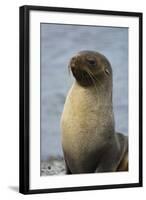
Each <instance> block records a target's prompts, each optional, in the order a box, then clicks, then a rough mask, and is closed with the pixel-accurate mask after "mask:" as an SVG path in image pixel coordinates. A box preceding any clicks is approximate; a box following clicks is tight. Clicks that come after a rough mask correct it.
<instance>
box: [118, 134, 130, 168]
mask: <svg viewBox="0 0 146 200" xmlns="http://www.w3.org/2000/svg"><path fill="white" fill-rule="evenodd" d="M117 135H118V138H119V141H120V144H121V147H122V149H123V152H122V156H121V160H120V163H119V165H118V167H117V171H128V137H127V136H125V135H123V134H122V133H117Z"/></svg>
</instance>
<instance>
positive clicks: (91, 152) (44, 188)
mask: <svg viewBox="0 0 146 200" xmlns="http://www.w3.org/2000/svg"><path fill="white" fill-rule="evenodd" d="M140 186H142V13H136V12H121V11H104V10H89V9H75V8H61V7H60V8H57V7H41V6H22V7H20V192H21V193H23V194H32V193H45V192H48V193H49V192H62V191H63V192H64V191H79V190H96V189H108V188H109V189H110V188H124V187H125V188H126V187H140Z"/></svg>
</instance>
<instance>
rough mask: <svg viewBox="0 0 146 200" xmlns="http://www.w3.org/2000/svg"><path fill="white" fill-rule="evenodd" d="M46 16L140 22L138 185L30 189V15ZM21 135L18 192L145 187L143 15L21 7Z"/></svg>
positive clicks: (33, 192)
mask: <svg viewBox="0 0 146 200" xmlns="http://www.w3.org/2000/svg"><path fill="white" fill-rule="evenodd" d="M31 10H37V11H44V12H52V11H56V12H67V13H84V14H95V15H98V14H101V15H113V16H129V17H138V18H139V182H138V183H129V184H117V185H101V186H99V185H98V186H83V187H68V188H54V189H52V188H51V189H49V188H48V189H34V190H31V189H30V187H29V177H30V173H29V159H30V157H29V150H30V149H29V128H30V116H29V110H30V103H29V92H30V90H29V87H30V82H29V73H30V72H29V71H30V69H29V58H30V55H29V42H30V38H29V17H30V15H29V14H30V11H31ZM19 18H20V21H19V22H20V24H19V27H20V32H19V34H20V84H19V86H20V90H19V92H20V121H19V125H20V131H19V142H20V143H19V144H20V145H19V155H20V158H19V159H20V162H19V167H20V168H19V169H20V173H19V191H20V193H22V194H35V193H51V192H65V191H66V192H67V191H81V190H98V189H113V188H129V187H141V186H142V177H143V176H142V18H143V17H142V13H138V12H123V11H107V10H90V9H79V8H63V7H44V6H32V5H31V6H28V5H27V6H22V7H20V16H19Z"/></svg>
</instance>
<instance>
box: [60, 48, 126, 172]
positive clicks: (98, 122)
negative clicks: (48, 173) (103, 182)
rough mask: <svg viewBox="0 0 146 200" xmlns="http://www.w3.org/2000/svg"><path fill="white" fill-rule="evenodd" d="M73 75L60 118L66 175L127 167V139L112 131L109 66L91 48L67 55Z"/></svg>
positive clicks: (110, 75)
mask: <svg viewBox="0 0 146 200" xmlns="http://www.w3.org/2000/svg"><path fill="white" fill-rule="evenodd" d="M69 69H70V70H71V71H72V74H73V76H74V78H75V82H74V83H73V86H72V87H71V89H70V91H69V93H68V95H67V98H66V102H65V105H64V109H63V113H62V117H61V132H62V134H61V135H62V147H63V152H64V159H65V163H66V170H67V171H66V172H67V174H78V173H94V172H115V171H127V170H128V138H127V136H124V135H123V134H121V133H116V131H115V120H114V113H113V103H112V84H113V83H112V82H113V81H112V68H111V64H110V62H109V61H108V59H107V58H106V57H105V56H104V55H102V54H100V53H98V52H95V51H81V52H79V53H78V54H77V55H75V56H74V57H72V58H71V60H70V63H69Z"/></svg>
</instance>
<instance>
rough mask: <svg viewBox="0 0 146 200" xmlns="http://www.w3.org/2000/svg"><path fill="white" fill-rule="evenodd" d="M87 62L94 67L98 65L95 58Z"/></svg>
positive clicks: (88, 59)
mask: <svg viewBox="0 0 146 200" xmlns="http://www.w3.org/2000/svg"><path fill="white" fill-rule="evenodd" d="M87 62H88V63H89V64H90V65H92V66H95V65H96V60H95V59H94V58H87Z"/></svg>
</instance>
